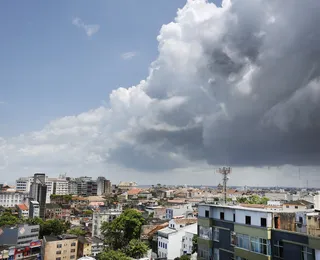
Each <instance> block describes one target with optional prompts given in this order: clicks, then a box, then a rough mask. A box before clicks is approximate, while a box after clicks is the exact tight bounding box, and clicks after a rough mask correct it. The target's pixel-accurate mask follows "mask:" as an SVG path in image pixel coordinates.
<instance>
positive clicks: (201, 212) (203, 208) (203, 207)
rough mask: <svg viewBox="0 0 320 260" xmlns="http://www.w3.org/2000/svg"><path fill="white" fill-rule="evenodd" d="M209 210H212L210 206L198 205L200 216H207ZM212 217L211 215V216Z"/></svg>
mask: <svg viewBox="0 0 320 260" xmlns="http://www.w3.org/2000/svg"><path fill="white" fill-rule="evenodd" d="M206 210H209V211H210V206H205V205H200V206H199V207H198V216H199V217H203V218H204V217H205V211H206ZM209 214H210V213H209ZM210 217H211V216H210Z"/></svg>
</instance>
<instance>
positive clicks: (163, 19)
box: [0, 0, 320, 187]
mask: <svg viewBox="0 0 320 260" xmlns="http://www.w3.org/2000/svg"><path fill="white" fill-rule="evenodd" d="M1 6H2V8H0V21H1V22H0V31H1V32H2V37H3V40H2V41H1V42H0V56H1V59H0V69H1V77H0V86H1V88H0V119H1V122H0V182H6V183H13V182H14V181H15V179H17V178H18V177H21V176H31V175H33V174H34V173H36V172H45V173H47V174H49V175H55V176H56V175H58V174H61V173H67V174H68V176H71V177H76V176H80V175H81V176H85V175H87V176H92V177H98V176H101V175H102V176H107V178H108V179H111V180H112V181H114V182H118V181H120V180H132V181H137V182H138V183H139V184H156V183H165V184H194V185H196V184H197V185H201V184H205V185H217V184H218V183H219V182H220V181H221V177H220V176H218V175H217V174H216V173H215V169H216V168H218V167H219V166H221V165H229V166H231V167H232V168H233V172H232V174H231V176H230V177H231V178H230V181H229V184H230V185H239V186H242V185H254V186H268V185H270V186H271V185H272V186H276V185H279V186H300V187H304V186H306V185H308V186H310V187H320V180H319V173H318V172H319V162H320V160H319V154H320V151H319V149H320V144H319V142H320V138H319V130H320V125H319V122H320V121H319V115H320V113H319V112H320V111H319V109H320V85H319V75H320V66H319V62H320V61H319V55H318V54H319V53H320V35H319V33H318V29H317V25H318V20H320V16H319V15H318V14H319V11H320V10H319V9H320V3H319V2H318V1H312V0H305V1H293V2H291V3H290V5H288V4H287V3H286V2H285V1H268V2H266V1H262V0H249V1H240V0H234V1H232V2H231V1H228V0H225V1H223V2H222V3H220V2H217V1H205V0H198V1H187V2H186V1H183V0H175V1H171V0H162V1H148V0H139V1H134V2H133V1H120V0H118V1H96V2H91V4H90V8H87V5H86V4H85V2H81V1H60V2H56V1H55V2H48V3H47V2H46V3H45V2H37V3H36V2H29V1H28V2H27V1H25V2H20V3H19V4H18V5H17V4H15V3H14V2H12V1H10V2H3V3H1ZM319 22H320V21H319ZM288 28H290V29H288ZM299 172H300V173H299Z"/></svg>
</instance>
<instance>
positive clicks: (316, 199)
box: [313, 194, 320, 210]
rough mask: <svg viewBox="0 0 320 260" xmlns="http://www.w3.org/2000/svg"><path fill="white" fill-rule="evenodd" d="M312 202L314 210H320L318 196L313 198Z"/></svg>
mask: <svg viewBox="0 0 320 260" xmlns="http://www.w3.org/2000/svg"><path fill="white" fill-rule="evenodd" d="M313 201H314V208H315V209H319V210H320V194H318V195H315V196H314V198H313Z"/></svg>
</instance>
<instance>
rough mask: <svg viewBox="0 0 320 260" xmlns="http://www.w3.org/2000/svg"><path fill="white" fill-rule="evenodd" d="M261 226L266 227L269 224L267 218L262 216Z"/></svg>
mask: <svg viewBox="0 0 320 260" xmlns="http://www.w3.org/2000/svg"><path fill="white" fill-rule="evenodd" d="M260 222H261V227H266V226H267V219H266V218H261V221H260Z"/></svg>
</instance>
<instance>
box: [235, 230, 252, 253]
mask: <svg viewBox="0 0 320 260" xmlns="http://www.w3.org/2000/svg"><path fill="white" fill-rule="evenodd" d="M237 246H238V247H241V248H244V249H248V250H249V249H250V247H249V236H248V235H243V234H237Z"/></svg>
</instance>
